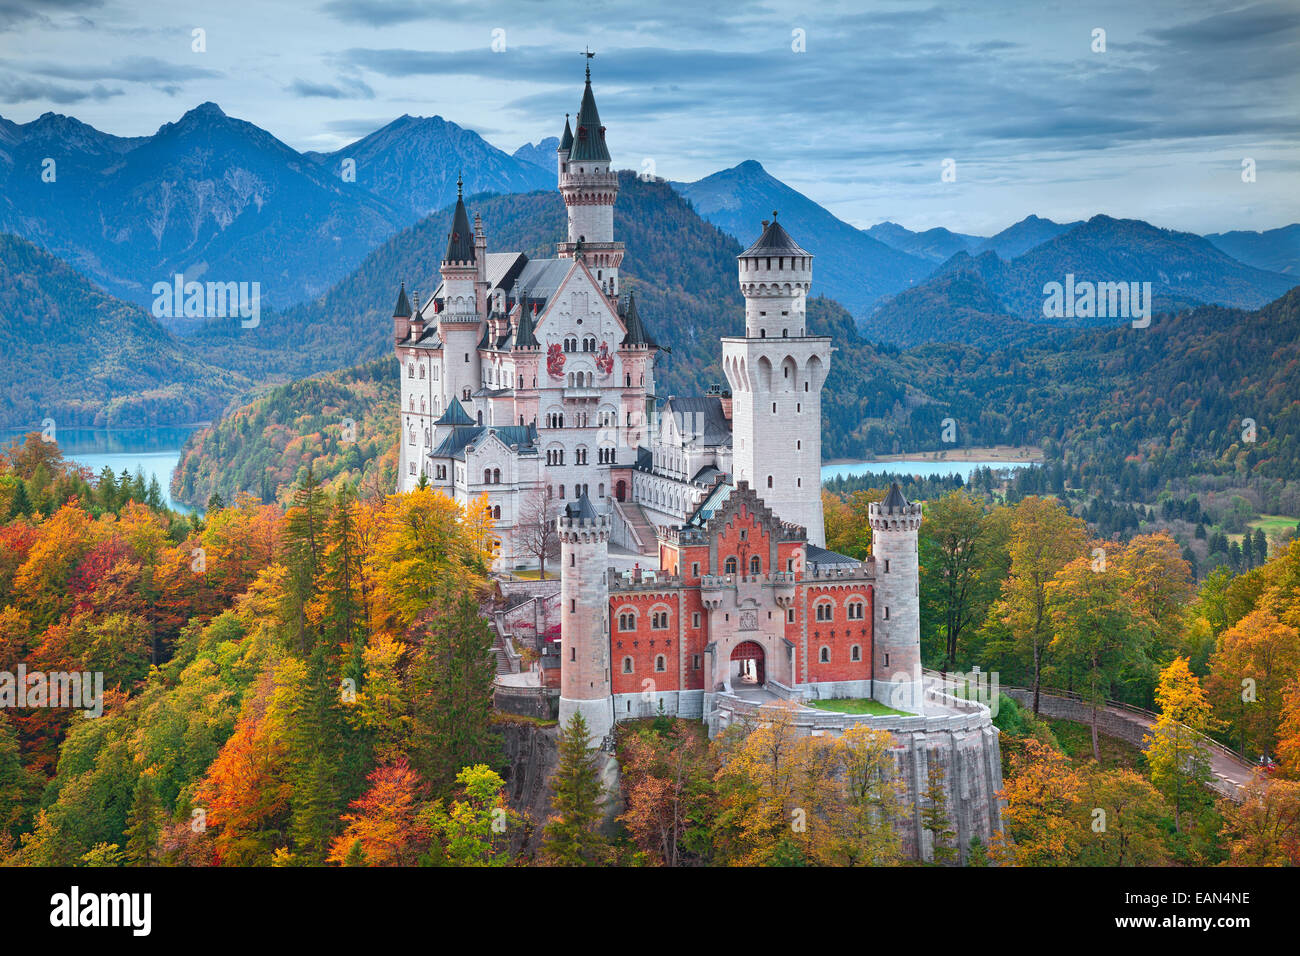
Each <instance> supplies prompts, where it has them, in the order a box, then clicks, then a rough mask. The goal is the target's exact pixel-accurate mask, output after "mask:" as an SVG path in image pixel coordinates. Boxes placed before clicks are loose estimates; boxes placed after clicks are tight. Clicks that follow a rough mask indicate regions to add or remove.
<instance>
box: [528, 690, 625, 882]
mask: <svg viewBox="0 0 1300 956" xmlns="http://www.w3.org/2000/svg"><path fill="white" fill-rule="evenodd" d="M590 744H591V734H590V732H589V731H588V729H587V722H586V720H584V719H583V717H582V714H580V713H574V715H573V716H572V717H570V718H569V722H568V723H567V724H566V725H565V726H564V730H563V731H562V733H561V734H560V763H559V766H558V767H556V770H555V776H554V777H553V778H552V780H551V790H552V793H553V796H552V798H551V818H550V820H548V821H547V823H546V828H545V830H544V831H543V835H542V854H543V856H544V857H545V859H546V860H547V861H548V862H549V863H551V864H553V865H556V866H595V865H599V864H602V863H607V862H608V857H609V843H608V841H607V840H606V839H605V836H604V834H603V833H602V832H601V823H602V819H603V817H604V809H603V808H604V796H605V792H604V786H603V785H602V784H601V781H600V762H599V761H600V751H598V750H592V749H590Z"/></svg>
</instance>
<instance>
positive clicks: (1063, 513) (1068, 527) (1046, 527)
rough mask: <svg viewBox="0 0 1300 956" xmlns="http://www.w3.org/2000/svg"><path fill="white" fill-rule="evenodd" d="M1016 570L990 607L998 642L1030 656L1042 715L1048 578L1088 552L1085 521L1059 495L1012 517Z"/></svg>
mask: <svg viewBox="0 0 1300 956" xmlns="http://www.w3.org/2000/svg"><path fill="white" fill-rule="evenodd" d="M1009 541H1010V545H1009V550H1010V557H1011V563H1010V570H1009V573H1008V575H1007V577H1006V579H1005V580H1003V582H1002V587H1001V596H1000V597H999V598H998V601H997V603H996V604H995V605H994V606H993V609H992V610H991V611H990V612H989V617H990V620H991V621H992V622H994V623H995V624H996V625H997V632H998V633H997V634H995V635H994V644H995V646H1000V647H1002V648H1005V649H1006V650H1008V651H1010V652H1012V653H1014V654H1016V655H1017V656H1019V657H1021V658H1022V659H1024V660H1027V661H1028V664H1029V669H1030V673H1031V677H1032V682H1033V691H1034V701H1033V708H1032V709H1033V712H1034V714H1035V715H1037V714H1038V707H1039V694H1040V690H1041V688H1042V675H1043V668H1044V665H1045V664H1046V659H1047V654H1048V649H1049V647H1050V645H1051V641H1052V636H1053V633H1052V621H1051V614H1050V610H1049V607H1048V587H1047V586H1048V583H1049V582H1050V581H1051V580H1052V578H1053V577H1054V576H1055V574H1056V572H1058V571H1060V570H1061V568H1063V567H1065V566H1066V565H1067V564H1069V563H1070V562H1071V561H1073V560H1075V559H1076V558H1078V557H1079V556H1080V555H1081V554H1083V551H1084V543H1085V541H1086V537H1085V532H1084V524H1083V522H1082V521H1081V520H1079V519H1078V518H1075V517H1073V516H1072V515H1071V514H1070V513H1069V511H1067V510H1066V509H1065V508H1064V507H1062V506H1061V504H1060V503H1059V502H1058V501H1056V500H1055V499H1053V498H1039V497H1034V496H1031V497H1028V498H1025V499H1023V500H1022V501H1021V502H1020V503H1019V504H1018V505H1016V508H1015V511H1014V513H1013V514H1012V516H1011V530H1010V538H1009Z"/></svg>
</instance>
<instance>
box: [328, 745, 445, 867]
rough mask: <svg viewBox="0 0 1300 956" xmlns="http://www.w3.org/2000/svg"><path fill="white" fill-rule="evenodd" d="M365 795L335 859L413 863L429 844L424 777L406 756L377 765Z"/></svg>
mask: <svg viewBox="0 0 1300 956" xmlns="http://www.w3.org/2000/svg"><path fill="white" fill-rule="evenodd" d="M366 779H367V781H368V782H369V784H370V787H369V789H367V790H366V792H365V794H364V795H362V796H361V797H358V798H357V799H356V800H354V801H353V802H352V805H351V811H352V812H350V813H345V814H344V815H343V817H342V820H343V823H345V824H346V826H345V828H344V830H343V832H342V833H341V834H340V835H339V836H338V837H336V838H335V840H334V843H333V845H332V847H331V848H330V854H329V862H331V863H340V864H342V865H344V866H354V865H356V866H359V865H365V866H412V865H414V864H415V863H416V861H417V860H419V858H420V855H421V854H422V853H423V852H424V851H425V849H426V848H427V846H428V843H429V839H430V836H431V833H430V828H429V823H428V821H427V820H426V819H424V816H423V814H422V812H421V811H422V808H423V800H422V791H423V781H421V780H420V776H419V774H417V773H416V772H415V771H414V770H412V769H411V766H410V764H409V763H407V761H406V760H405V759H404V758H398V759H397V760H396V761H394V762H393V763H391V764H386V765H383V766H379V767H376V768H375V769H374V770H372V771H371V772H370V775H369V776H368V777H367V778H366Z"/></svg>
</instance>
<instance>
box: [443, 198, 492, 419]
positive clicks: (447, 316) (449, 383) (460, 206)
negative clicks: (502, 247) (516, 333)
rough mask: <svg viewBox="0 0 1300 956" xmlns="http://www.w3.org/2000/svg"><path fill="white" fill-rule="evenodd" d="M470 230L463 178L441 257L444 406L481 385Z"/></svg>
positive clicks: (475, 276) (475, 257)
mask: <svg viewBox="0 0 1300 956" xmlns="http://www.w3.org/2000/svg"><path fill="white" fill-rule="evenodd" d="M476 240H477V236H476V235H475V234H474V233H473V232H471V231H470V225H469V215H468V214H467V213H466V211H465V200H464V197H463V195H462V186H461V180H460V177H457V178H456V212H455V215H454V216H453V217H452V221H451V232H450V233H448V234H447V252H446V253H445V254H444V255H443V257H442V267H441V269H440V271H441V273H442V311H440V312H439V313H438V337H439V338H440V339H441V341H442V356H443V358H442V372H443V379H442V382H443V386H442V387H443V396H442V399H443V407H444V408H445V407H447V406H448V405H450V404H451V402H452V401H454V400H459V401H461V402H462V403H466V404H468V403H469V400H468V399H467V395H472V394H473V393H474V392H476V391H477V390H478V388H479V386H480V385H481V384H482V371H481V369H480V367H479V365H480V360H479V354H478V343H479V338H480V336H481V332H482V329H481V328H480V326H481V325H482V318H481V316H480V312H479V303H478V297H479V289H478V278H479V270H478V249H477V246H478V243H477V241H476Z"/></svg>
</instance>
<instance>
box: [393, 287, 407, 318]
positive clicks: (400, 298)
mask: <svg viewBox="0 0 1300 956" xmlns="http://www.w3.org/2000/svg"><path fill="white" fill-rule="evenodd" d="M410 317H411V300H410V299H408V298H407V297H406V283H405V282H403V283H402V287H401V289H399V290H398V292H397V305H395V306H394V307H393V318H395V319H409V318H410Z"/></svg>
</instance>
